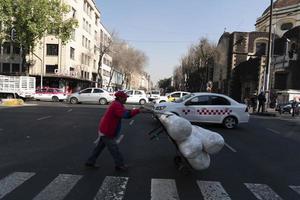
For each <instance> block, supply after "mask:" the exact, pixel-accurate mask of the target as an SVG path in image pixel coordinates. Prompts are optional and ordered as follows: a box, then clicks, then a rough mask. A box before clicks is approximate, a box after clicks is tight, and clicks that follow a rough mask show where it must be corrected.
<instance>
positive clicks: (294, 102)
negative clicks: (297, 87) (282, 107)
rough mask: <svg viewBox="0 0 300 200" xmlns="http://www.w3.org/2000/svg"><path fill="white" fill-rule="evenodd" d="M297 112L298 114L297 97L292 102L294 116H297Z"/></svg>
mask: <svg viewBox="0 0 300 200" xmlns="http://www.w3.org/2000/svg"><path fill="white" fill-rule="evenodd" d="M295 114H298V102H297V100H296V98H294V99H293V102H292V117H295Z"/></svg>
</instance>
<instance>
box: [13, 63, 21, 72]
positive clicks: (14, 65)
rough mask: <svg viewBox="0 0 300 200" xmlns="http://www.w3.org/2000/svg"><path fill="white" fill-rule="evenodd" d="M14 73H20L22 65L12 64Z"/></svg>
mask: <svg viewBox="0 0 300 200" xmlns="http://www.w3.org/2000/svg"><path fill="white" fill-rule="evenodd" d="M12 72H15V73H16V72H20V64H19V63H13V64H12Z"/></svg>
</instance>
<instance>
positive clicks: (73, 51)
mask: <svg viewBox="0 0 300 200" xmlns="http://www.w3.org/2000/svg"><path fill="white" fill-rule="evenodd" d="M70 58H71V59H72V60H74V59H75V49H74V48H73V47H70Z"/></svg>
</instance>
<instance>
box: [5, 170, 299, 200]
mask: <svg viewBox="0 0 300 200" xmlns="http://www.w3.org/2000/svg"><path fill="white" fill-rule="evenodd" d="M34 176H36V173H34V172H13V173H11V174H8V175H7V176H6V177H3V178H2V179H0V199H3V198H5V196H7V195H8V194H10V193H13V192H14V190H16V189H17V188H20V187H22V185H23V184H24V183H26V181H28V180H30V179H31V178H33V177H34ZM82 178H83V175H72V174H58V175H57V176H56V177H55V178H54V179H53V180H49V181H50V182H49V183H48V185H46V186H45V187H44V188H43V189H42V190H41V191H36V196H35V197H34V198H33V200H63V199H64V198H65V197H66V196H67V195H68V194H69V193H71V192H76V191H74V187H75V185H76V184H78V182H80V180H81V179H82ZM149 181H151V188H149V193H150V197H148V198H149V199H151V200H180V195H179V193H178V188H177V186H176V181H175V180H174V179H154V178H153V179H151V180H149ZM129 182H130V178H129V177H117V176H106V177H105V178H104V180H103V181H102V183H101V185H99V189H98V191H97V193H96V194H95V196H94V198H93V199H94V200H122V199H125V198H124V197H125V194H126V191H127V190H130V188H127V186H128V185H129V184H128V183H129ZM195 184H196V185H197V188H198V189H199V191H200V193H201V195H202V197H199V199H204V200H231V199H232V198H231V197H230V195H229V194H228V193H227V192H226V189H225V188H224V187H223V186H222V184H221V183H220V182H217V181H203V180H197V181H196V183H195ZM243 185H244V186H245V188H247V189H248V190H249V192H250V193H252V194H253V198H254V199H255V198H256V199H259V200H283V198H282V197H281V196H280V195H278V194H276V192H275V191H273V190H272V188H271V187H269V186H268V185H266V184H259V183H244V184H243ZM287 188H288V189H290V190H291V191H292V192H294V193H295V195H297V196H298V195H299V199H300V186H296V185H290V186H287ZM76 189H78V188H76ZM147 195H149V194H147ZM145 199H146V198H145Z"/></svg>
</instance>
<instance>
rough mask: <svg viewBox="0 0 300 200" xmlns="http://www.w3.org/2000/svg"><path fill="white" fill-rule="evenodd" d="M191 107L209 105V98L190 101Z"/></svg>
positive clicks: (197, 98)
mask: <svg viewBox="0 0 300 200" xmlns="http://www.w3.org/2000/svg"><path fill="white" fill-rule="evenodd" d="M189 105H209V97H208V96H197V97H195V98H192V99H191V100H190V101H189Z"/></svg>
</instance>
